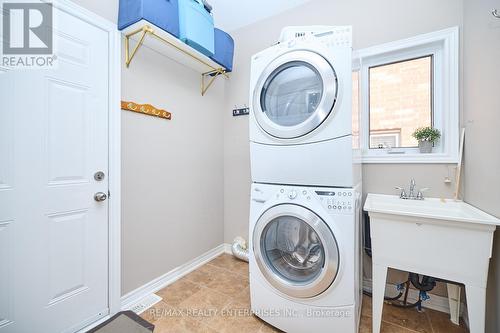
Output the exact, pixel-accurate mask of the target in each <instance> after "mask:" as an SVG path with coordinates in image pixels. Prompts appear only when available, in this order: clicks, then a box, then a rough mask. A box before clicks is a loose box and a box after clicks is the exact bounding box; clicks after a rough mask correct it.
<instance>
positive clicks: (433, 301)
mask: <svg viewBox="0 0 500 333" xmlns="http://www.w3.org/2000/svg"><path fill="white" fill-rule="evenodd" d="M363 288H364V289H365V290H367V291H370V292H371V290H372V281H371V280H370V279H366V280H363ZM385 292H386V295H397V294H396V285H395V284H391V283H387V284H386V286H385ZM418 294H419V292H418V290H415V289H410V291H409V292H408V302H410V303H415V302H416V301H417V300H418ZM429 296H430V297H431V298H430V299H429V300H427V301H424V302H422V307H424V308H427V309H432V310H436V311H440V312H444V313H448V314H449V313H450V305H449V303H448V297H443V296H438V295H433V294H429ZM463 309H465V304H464V303H462V304H461V305H460V312H461V313H460V315H461V316H462V314H463Z"/></svg>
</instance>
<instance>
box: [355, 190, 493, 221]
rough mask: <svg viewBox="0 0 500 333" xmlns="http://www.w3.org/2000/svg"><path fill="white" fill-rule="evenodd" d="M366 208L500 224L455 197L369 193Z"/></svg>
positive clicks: (391, 212)
mask: <svg viewBox="0 0 500 333" xmlns="http://www.w3.org/2000/svg"><path fill="white" fill-rule="evenodd" d="M364 209H365V210H366V211H368V212H376V213H384V214H391V215H402V216H413V217H420V218H428V219H437V220H445V221H456V222H466V223H479V224H490V225H500V221H499V219H497V218H495V217H493V216H491V215H489V214H487V213H485V212H483V211H481V210H479V209H477V208H476V207H474V206H471V205H469V204H468V203H465V202H463V201H455V200H453V199H438V198H425V199H424V200H404V199H401V198H399V197H398V196H395V195H385V194H371V193H370V194H369V195H368V197H367V198H366V202H365V206H364Z"/></svg>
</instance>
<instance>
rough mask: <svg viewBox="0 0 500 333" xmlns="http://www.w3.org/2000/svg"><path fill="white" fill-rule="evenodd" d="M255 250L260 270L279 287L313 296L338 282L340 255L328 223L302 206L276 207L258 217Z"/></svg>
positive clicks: (284, 291)
mask: <svg viewBox="0 0 500 333" xmlns="http://www.w3.org/2000/svg"><path fill="white" fill-rule="evenodd" d="M253 250H254V254H255V259H256V262H257V265H258V266H259V269H260V271H261V272H262V274H263V275H264V277H265V278H266V280H267V281H268V282H269V283H270V284H271V285H272V286H273V287H274V288H276V289H277V290H279V291H280V292H282V293H283V294H286V295H288V296H291V297H297V298H310V297H314V296H317V295H319V294H321V293H323V292H324V291H325V290H326V289H328V287H330V285H331V284H332V283H333V281H335V278H336V276H337V273H338V270H339V264H340V258H339V250H338V245H337V241H336V240H335V237H334V235H333V233H332V231H331V230H330V228H329V227H328V225H327V224H326V223H325V222H324V221H323V220H322V219H321V218H320V217H319V216H318V215H317V214H315V213H314V212H312V211H311V210H309V209H307V208H304V207H302V206H298V205H293V204H281V205H277V206H273V207H271V208H270V209H268V210H267V211H265V212H264V214H262V216H261V217H260V218H259V220H258V222H257V224H256V227H255V229H254V234H253Z"/></svg>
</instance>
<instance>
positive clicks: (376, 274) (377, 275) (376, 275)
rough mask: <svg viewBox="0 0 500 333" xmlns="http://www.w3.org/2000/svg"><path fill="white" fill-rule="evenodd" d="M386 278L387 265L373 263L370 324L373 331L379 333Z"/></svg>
mask: <svg viewBox="0 0 500 333" xmlns="http://www.w3.org/2000/svg"><path fill="white" fill-rule="evenodd" d="M386 278H387V266H382V265H377V264H373V285H372V289H373V290H372V292H373V297H372V302H373V304H372V311H373V313H372V320H373V322H372V324H373V331H372V332H373V333H380V326H381V323H382V309H383V307H384V294H385V280H386Z"/></svg>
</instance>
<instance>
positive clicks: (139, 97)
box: [76, 0, 225, 294]
mask: <svg viewBox="0 0 500 333" xmlns="http://www.w3.org/2000/svg"><path fill="white" fill-rule="evenodd" d="M76 2H77V3H79V4H81V5H82V6H84V7H87V8H88V9H90V10H93V11H95V12H97V13H98V14H100V15H101V16H104V17H105V18H107V19H108V20H110V21H112V22H116V17H117V13H118V0H113V1H111V0H106V1H95V0H78V1H76ZM224 86H225V82H224V80H217V82H216V83H215V84H214V85H213V86H212V87H211V88H210V90H209V91H208V93H207V95H206V96H205V97H202V96H201V95H200V90H199V89H200V75H199V74H198V73H196V72H194V71H192V70H190V69H188V68H185V67H183V66H181V65H179V64H177V63H175V62H173V61H171V60H169V59H168V58H166V57H164V56H162V55H160V54H158V53H156V52H154V51H152V50H149V49H147V48H142V49H140V50H139V52H138V53H137V55H136V57H135V58H134V59H133V61H132V63H131V65H130V68H128V69H126V68H125V67H123V69H122V99H124V100H131V101H136V102H139V103H150V104H153V105H155V106H157V107H161V108H165V109H167V110H168V111H171V112H172V121H166V120H163V119H159V118H154V117H148V116H144V115H140V114H136V113H132V112H123V113H122V198H123V200H122V294H126V293H127V292H130V291H132V290H134V289H135V288H138V287H140V286H142V285H143V284H145V283H147V282H149V281H151V280H153V279H154V278H156V277H159V276H161V275H163V274H165V273H166V272H168V271H170V270H172V269H174V268H176V267H178V266H179V265H181V264H184V263H186V262H188V261H189V260H191V259H193V258H196V257H198V256H200V255H201V254H203V253H204V252H206V251H208V250H210V249H213V248H214V247H216V246H218V245H220V244H221V243H222V242H223V197H224V195H223V187H222V183H223V157H222V153H223V121H222V111H223V108H224V105H223V100H224V88H225V87H224Z"/></svg>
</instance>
